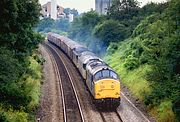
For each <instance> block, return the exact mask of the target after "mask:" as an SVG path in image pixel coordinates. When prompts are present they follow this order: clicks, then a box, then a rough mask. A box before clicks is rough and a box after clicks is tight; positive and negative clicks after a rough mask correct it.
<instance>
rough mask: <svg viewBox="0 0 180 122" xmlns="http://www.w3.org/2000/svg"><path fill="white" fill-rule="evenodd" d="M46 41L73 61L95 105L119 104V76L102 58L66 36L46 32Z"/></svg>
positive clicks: (116, 105)
mask: <svg viewBox="0 0 180 122" xmlns="http://www.w3.org/2000/svg"><path fill="white" fill-rule="evenodd" d="M48 41H49V42H50V43H52V44H54V45H56V46H58V47H59V48H60V49H61V50H62V51H63V52H64V53H66V54H67V55H68V57H69V58H70V59H71V60H72V61H73V63H74V64H75V66H76V67H77V68H78V70H79V71H80V73H81V75H82V77H83V78H84V79H85V82H86V85H87V87H88V89H89V91H90V93H91V95H92V96H93V99H94V102H95V104H96V106H101V107H102V106H106V107H108V108H117V107H118V106H119V105H120V81H119V77H118V75H117V73H116V72H115V71H113V70H112V69H111V68H110V67H109V66H108V65H107V64H106V63H105V62H104V61H103V60H102V59H100V58H99V57H97V56H96V55H95V54H94V53H92V52H91V51H89V50H88V49H87V48H86V47H84V46H82V45H80V44H78V43H77V42H75V41H72V40H71V39H69V38H67V37H64V36H60V35H58V34H55V33H48Z"/></svg>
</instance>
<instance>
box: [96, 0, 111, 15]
mask: <svg viewBox="0 0 180 122" xmlns="http://www.w3.org/2000/svg"><path fill="white" fill-rule="evenodd" d="M111 5H112V0H95V10H96V12H98V13H99V14H107V11H108V9H109V8H110V6H111Z"/></svg>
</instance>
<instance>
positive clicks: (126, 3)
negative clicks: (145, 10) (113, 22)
mask: <svg viewBox="0 0 180 122" xmlns="http://www.w3.org/2000/svg"><path fill="white" fill-rule="evenodd" d="M138 10H139V3H138V2H137V1H136V0H114V1H113V3H112V6H111V7H110V9H109V12H108V15H109V16H110V18H114V19H117V20H127V19H131V18H133V17H134V16H137V14H138Z"/></svg>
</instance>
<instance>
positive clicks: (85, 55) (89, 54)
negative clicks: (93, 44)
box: [79, 51, 101, 64]
mask: <svg viewBox="0 0 180 122" xmlns="http://www.w3.org/2000/svg"><path fill="white" fill-rule="evenodd" d="M96 59H99V60H101V59H100V58H99V57H97V56H96V55H95V54H94V53H92V52H90V51H84V52H82V54H81V56H80V57H79V60H80V61H81V62H82V63H83V64H87V63H88V62H89V61H90V60H96Z"/></svg>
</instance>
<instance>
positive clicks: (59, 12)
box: [41, 0, 65, 20]
mask: <svg viewBox="0 0 180 122" xmlns="http://www.w3.org/2000/svg"><path fill="white" fill-rule="evenodd" d="M52 1H53V0H52ZM53 2H56V1H53ZM41 8H42V10H41V14H42V18H52V19H54V20H56V19H60V18H64V17H65V14H64V8H63V7H61V6H59V5H57V4H56V3H53V4H52V5H51V2H48V3H46V4H44V5H42V6H41ZM51 8H52V9H51Z"/></svg>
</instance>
